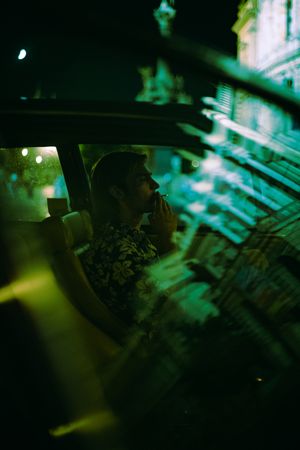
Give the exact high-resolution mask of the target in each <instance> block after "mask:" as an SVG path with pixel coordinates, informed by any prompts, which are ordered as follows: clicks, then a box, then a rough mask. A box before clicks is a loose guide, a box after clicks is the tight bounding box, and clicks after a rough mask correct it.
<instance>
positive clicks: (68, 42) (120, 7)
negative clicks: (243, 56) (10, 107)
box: [0, 0, 239, 101]
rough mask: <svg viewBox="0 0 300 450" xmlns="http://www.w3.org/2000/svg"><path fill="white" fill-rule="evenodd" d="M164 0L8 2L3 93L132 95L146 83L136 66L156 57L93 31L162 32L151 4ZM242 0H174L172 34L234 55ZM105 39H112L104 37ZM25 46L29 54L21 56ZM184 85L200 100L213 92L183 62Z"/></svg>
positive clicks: (176, 70)
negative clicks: (235, 27)
mask: <svg viewBox="0 0 300 450" xmlns="http://www.w3.org/2000/svg"><path fill="white" fill-rule="evenodd" d="M159 3H160V0H140V1H138V0H132V1H129V0H128V1H125V0H123V1H121V0H115V1H113V0H110V1H109V0H108V1H106V2H104V1H103V0H97V1H91V0H82V1H81V2H80V3H79V4H77V2H76V3H75V2H63V1H61V2H57V1H48V2H38V3H37V4H34V3H30V2H29V3H28V2H23V3H22V4H21V5H18V6H17V5H16V4H15V3H11V4H10V5H7V6H6V7H5V9H4V10H3V12H2V17H4V16H5V17H6V20H5V21H4V23H3V26H2V28H1V36H0V37H1V42H2V44H1V46H3V49H2V64H1V65H2V71H1V74H0V76H1V87H0V98H18V97H20V96H24V97H32V96H34V95H35V94H36V93H37V92H39V93H40V95H42V96H43V97H46V98H48V97H54V96H56V98H62V99H90V100H92V99H101V100H102V99H105V100H121V101H128V100H133V99H134V97H135V95H136V94H137V93H138V91H139V90H140V89H141V81H140V78H139V75H138V73H137V68H138V67H139V66H142V65H155V59H151V58H150V57H148V56H145V55H143V54H136V53H135V52H133V51H132V50H130V49H128V50H127V51H124V49H122V50H121V49H118V48H114V49H111V48H108V47H107V46H105V45H103V42H102V41H101V42H98V41H96V40H95V39H93V40H92V41H91V38H90V36H89V31H90V30H95V31H97V30H101V29H102V28H103V27H105V28H107V27H108V26H109V25H110V24H112V25H113V26H114V27H118V26H121V27H125V28H127V27H128V29H130V30H131V31H133V32H135V33H136V34H137V38H138V32H139V30H142V31H143V32H147V33H154V34H155V33H157V29H158V27H157V24H156V22H155V20H154V18H153V10H154V9H155V8H157V7H158V6H159ZM238 4H239V0H217V1H214V2H213V1H203V0H176V2H175V7H176V9H177V17H176V19H175V22H174V33H175V34H177V35H179V36H184V37H186V38H189V39H192V40H194V41H196V42H200V43H205V44H208V45H210V46H212V47H214V48H217V49H219V50H221V51H223V52H225V53H227V54H230V55H232V56H235V54H236V36H235V35H234V33H232V31H231V27H232V25H233V24H234V22H235V20H236V18H237V8H238ZM107 41H109V37H108V36H107ZM21 48H25V49H26V50H27V51H28V56H27V57H26V58H25V59H24V60H22V61H18V60H17V55H18V52H19V50H20V49H21ZM172 71H173V73H180V74H183V75H184V77H185V80H186V82H185V87H186V91H187V92H188V93H190V94H192V95H193V97H194V98H197V97H199V96H202V95H206V94H210V86H209V80H208V82H207V83H204V84H203V83H202V82H201V83H200V82H199V81H198V80H197V79H196V78H195V76H192V75H191V74H190V73H188V72H187V71H186V70H185V68H184V67H172Z"/></svg>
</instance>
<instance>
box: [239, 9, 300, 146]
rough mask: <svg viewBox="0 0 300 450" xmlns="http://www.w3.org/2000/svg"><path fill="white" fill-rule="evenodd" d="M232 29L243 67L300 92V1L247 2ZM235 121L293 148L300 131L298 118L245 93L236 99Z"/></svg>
mask: <svg viewBox="0 0 300 450" xmlns="http://www.w3.org/2000/svg"><path fill="white" fill-rule="evenodd" d="M232 30H233V31H234V32H235V33H236V34H237V38H238V39H237V41H238V48H237V52H238V59H239V61H240V62H241V64H243V65H246V66H248V67H250V68H252V69H254V70H257V71H259V72H260V73H261V74H262V75H263V76H265V77H267V78H271V79H272V80H274V81H276V82H278V83H280V84H281V85H283V86H286V87H287V88H288V89H292V90H293V91H295V92H297V93H299V92H300V0H244V1H242V2H241V3H240V5H239V10H238V20H237V21H236V22H235V24H234V26H233V28H232ZM234 118H235V120H237V121H238V122H239V123H240V124H242V125H246V126H248V127H250V128H252V129H256V130H257V131H260V132H262V133H266V134H272V135H273V134H276V137H277V138H278V139H280V140H282V141H283V142H285V143H287V144H290V145H292V146H293V138H296V137H297V133H299V131H300V124H299V122H298V121H297V120H296V119H295V118H292V117H290V116H289V115H287V114H284V113H282V112H281V111H279V110H278V108H276V107H271V106H270V105H267V104H265V103H262V102H261V101H258V100H256V99H253V98H250V97H249V96H248V95H247V94H246V93H244V92H239V93H238V95H237V96H236V101H235V112H234ZM295 133H296V134H295Z"/></svg>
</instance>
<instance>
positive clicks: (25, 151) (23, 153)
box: [22, 148, 28, 156]
mask: <svg viewBox="0 0 300 450" xmlns="http://www.w3.org/2000/svg"><path fill="white" fill-rule="evenodd" d="M22 155H23V156H27V155H28V148H23V150H22Z"/></svg>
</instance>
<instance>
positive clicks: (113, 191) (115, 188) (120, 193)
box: [109, 184, 124, 200]
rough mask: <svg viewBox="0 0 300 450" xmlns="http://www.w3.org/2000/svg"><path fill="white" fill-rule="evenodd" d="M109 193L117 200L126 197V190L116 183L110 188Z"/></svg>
mask: <svg viewBox="0 0 300 450" xmlns="http://www.w3.org/2000/svg"><path fill="white" fill-rule="evenodd" d="M109 193H110V194H111V195H112V197H113V198H115V199H116V200H122V199H123V198H124V192H123V191H122V189H120V188H119V187H118V186H116V185H115V184H114V185H113V186H111V187H110V188H109Z"/></svg>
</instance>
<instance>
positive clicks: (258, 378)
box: [255, 377, 264, 381]
mask: <svg viewBox="0 0 300 450" xmlns="http://www.w3.org/2000/svg"><path fill="white" fill-rule="evenodd" d="M255 379H256V381H264V380H263V379H262V378H260V377H256V378H255Z"/></svg>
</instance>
